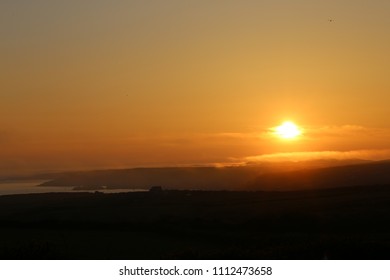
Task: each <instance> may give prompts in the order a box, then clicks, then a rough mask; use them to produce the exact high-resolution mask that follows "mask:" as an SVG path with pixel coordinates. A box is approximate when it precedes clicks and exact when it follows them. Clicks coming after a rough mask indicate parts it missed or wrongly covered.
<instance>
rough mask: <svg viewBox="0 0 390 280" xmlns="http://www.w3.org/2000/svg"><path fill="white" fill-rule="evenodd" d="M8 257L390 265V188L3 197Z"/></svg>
mask: <svg viewBox="0 0 390 280" xmlns="http://www.w3.org/2000/svg"><path fill="white" fill-rule="evenodd" d="M0 237H1V238H0V258H2V259H324V258H328V259H390V186H371V187H349V188H339V189H328V190H317V191H300V192H284V193H283V192H280V193H277V192H205V191H204V192H201V191H199V192H195V191H193V192H191V191H164V192H161V193H147V192H145V193H127V194H100V193H95V194H92V193H75V194H65V193H64V194H37V195H15V196H2V197H0Z"/></svg>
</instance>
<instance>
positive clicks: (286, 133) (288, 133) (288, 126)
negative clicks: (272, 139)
mask: <svg viewBox="0 0 390 280" xmlns="http://www.w3.org/2000/svg"><path fill="white" fill-rule="evenodd" d="M272 130H273V133H274V134H275V135H276V136H278V137H280V138H282V139H296V138H297V137H298V136H299V135H301V134H302V130H301V129H300V128H299V127H298V126H297V125H296V124H295V123H293V122H291V121H286V122H284V123H282V124H281V125H279V126H277V127H274V128H273V129H272Z"/></svg>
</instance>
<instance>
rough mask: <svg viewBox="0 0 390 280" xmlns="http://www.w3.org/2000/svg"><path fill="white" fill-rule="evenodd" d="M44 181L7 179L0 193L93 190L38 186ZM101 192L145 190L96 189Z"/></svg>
mask: <svg viewBox="0 0 390 280" xmlns="http://www.w3.org/2000/svg"><path fill="white" fill-rule="evenodd" d="M43 182H44V181H9V182H0V195H12V194H32V193H53V192H61V193H63V192H67V193H70V192H73V193H75V192H95V190H80V191H75V190H73V187H72V186H71V187H46V186H45V187H43V186H38V185H39V184H41V183H43ZM98 191H99V192H102V193H123V192H139V191H145V190H139V189H134V190H133V189H129V190H127V189H116V190H107V189H103V190H98Z"/></svg>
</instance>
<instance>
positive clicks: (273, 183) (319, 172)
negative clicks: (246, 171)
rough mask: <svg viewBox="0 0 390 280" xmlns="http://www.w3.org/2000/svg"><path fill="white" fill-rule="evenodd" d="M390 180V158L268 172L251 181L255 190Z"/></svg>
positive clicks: (344, 184) (298, 188)
mask: <svg viewBox="0 0 390 280" xmlns="http://www.w3.org/2000/svg"><path fill="white" fill-rule="evenodd" d="M389 183H390V161H388V160H386V161H379V162H371V163H365V164H356V165H347V166H337V167H327V168H318V169H305V170H296V171H291V172H277V173H267V174H263V175H261V176H259V177H257V178H256V179H255V180H254V181H253V182H251V183H249V184H248V186H247V187H248V189H251V190H282V191H284V190H303V189H322V188H337V187H344V186H365V185H385V184H389Z"/></svg>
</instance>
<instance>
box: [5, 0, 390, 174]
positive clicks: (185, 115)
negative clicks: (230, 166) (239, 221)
mask: <svg viewBox="0 0 390 280" xmlns="http://www.w3.org/2000/svg"><path fill="white" fill-rule="evenodd" d="M389 11H390V2H388V1H378V0H373V1H360V0H354V1H352V0H346V1H313V0H311V1H309V0H306V1H304V0H298V1H289V0H272V1H271V0H263V1H255V0H253V1H250V0H242V1H229V0H226V1H218V0H215V1H181V0H170V1H157V0H149V1H144V0H143V1H97V0H96V1H83V0H81V1H49V0H38V1H27V0H26V1H8V0H6V1H1V3H0V34H1V43H0V56H1V67H0V95H1V96H0V101H1V102H0V113H1V115H0V117H1V118H0V145H1V149H0V158H1V159H2V160H1V163H0V169H1V170H2V171H1V174H5V173H15V172H16V173H17V172H20V171H25V170H32V171H35V170H62V169H80V168H82V169H88V168H106V167H126V166H140V165H142V166H149V165H181V164H189V165H190V164H209V163H239V162H245V161H246V160H247V159H253V157H257V158H258V159H260V160H261V159H264V158H268V156H269V155H270V154H275V153H277V154H280V153H291V152H301V154H300V155H302V152H303V153H307V152H314V154H313V155H315V156H316V157H322V156H324V157H327V156H332V157H333V156H334V157H345V156H350V157H358V156H361V157H365V158H378V159H379V158H386V157H387V154H388V149H390V145H388V144H387V139H389V136H390V118H389V117H388V104H389V103H390V94H389V93H390V79H388V73H389V70H390V69H389V68H390V55H389V53H388V50H389V49H390V37H389V36H388V30H389V28H390V17H389V16H388V12H389ZM288 119H289V120H293V121H295V122H296V123H297V124H299V125H301V126H302V127H304V128H305V134H304V135H303V136H301V137H300V139H299V140H296V141H282V140H280V139H276V138H275V137H273V136H272V135H270V134H269V128H270V127H274V126H276V125H278V124H279V123H281V122H282V121H284V120H288ZM340 152H341V153H340ZM346 152H347V154H346ZM264 155H265V156H264ZM305 155H306V154H305ZM389 155H390V154H389ZM259 156H260V157H259ZM262 156H263V157H262ZM389 158H390V156H389Z"/></svg>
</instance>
